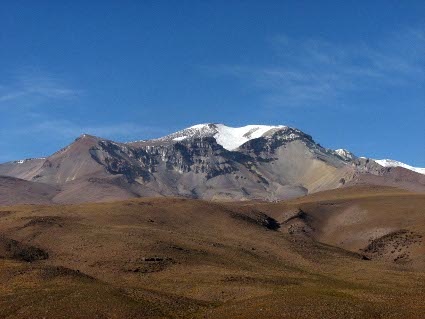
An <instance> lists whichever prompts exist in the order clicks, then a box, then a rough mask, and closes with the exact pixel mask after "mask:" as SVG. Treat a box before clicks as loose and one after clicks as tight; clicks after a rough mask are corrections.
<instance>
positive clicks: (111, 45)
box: [0, 0, 425, 167]
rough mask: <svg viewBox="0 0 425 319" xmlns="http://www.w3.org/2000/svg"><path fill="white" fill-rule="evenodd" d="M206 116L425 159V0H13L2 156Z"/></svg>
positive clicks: (2, 100)
mask: <svg viewBox="0 0 425 319" xmlns="http://www.w3.org/2000/svg"><path fill="white" fill-rule="evenodd" d="M206 122H216V123H224V124H227V125H231V126H241V125H246V124H285V125H290V126H294V127H297V128H299V129H301V130H303V131H305V132H307V133H309V134H311V135H312V136H313V137H314V138H315V140H316V141H317V142H319V143H320V144H322V145H323V146H326V147H329V148H334V149H335V148H347V149H349V150H351V151H352V152H354V153H355V154H357V155H359V156H368V157H372V158H392V159H396V160H400V161H403V162H406V163H408V164H412V165H416V166H422V167H425V128H424V122H425V2H424V1H414V0H410V1H391V0H385V1H326V0H324V1H105V0H104V1H69V2H68V3H67V4H65V1H43V0H41V1H36V2H35V1H2V5H1V8H0V150H1V152H0V162H4V161H8V160H13V159H20V158H27V157H39V156H45V155H49V154H51V153H53V152H55V151H56V150H58V149H59V148H61V147H63V146H65V145H67V144H69V143H70V142H72V141H73V140H74V139H75V138H76V137H77V136H79V135H80V134H81V133H91V134H94V135H98V136H102V137H105V138H111V139H115V140H118V141H131V140H137V139H144V138H153V137H159V136H162V135H165V134H168V133H170V132H173V131H176V130H178V129H181V128H184V127H187V126H190V125H193V124H197V123H206Z"/></svg>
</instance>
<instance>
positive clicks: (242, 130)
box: [214, 124, 286, 151]
mask: <svg viewBox="0 0 425 319" xmlns="http://www.w3.org/2000/svg"><path fill="white" fill-rule="evenodd" d="M216 127H217V133H216V134H215V135H214V138H215V139H216V141H217V143H218V144H220V145H221V146H223V147H224V148H225V149H227V150H230V151H231V150H235V149H237V148H238V147H239V146H241V145H242V144H244V143H246V142H248V141H249V140H252V139H254V138H259V137H262V136H266V135H268V133H270V134H271V133H274V132H275V131H276V130H278V129H283V128H286V126H282V125H279V126H269V125H246V126H242V127H230V126H226V125H223V124H216Z"/></svg>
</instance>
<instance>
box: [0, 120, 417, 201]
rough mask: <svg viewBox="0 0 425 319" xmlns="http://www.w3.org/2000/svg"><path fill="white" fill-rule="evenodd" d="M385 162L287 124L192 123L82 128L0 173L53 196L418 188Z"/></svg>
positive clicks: (221, 195)
mask: <svg viewBox="0 0 425 319" xmlns="http://www.w3.org/2000/svg"><path fill="white" fill-rule="evenodd" d="M384 164H386V163H382V162H380V161H374V160H372V159H367V158H362V157H357V156H355V155H354V154H352V153H351V152H349V151H347V150H344V149H338V150H331V149H327V148H324V147H323V146H321V145H320V144H318V143H316V142H315V141H314V139H313V138H312V137H311V136H310V135H308V134H306V133H304V132H302V131H300V130H298V129H296V128H291V127H288V126H283V125H279V126H268V125H247V126H243V127H237V128H234V127H229V126H226V125H224V124H198V125H194V126H191V127H189V128H186V129H183V130H181V131H178V132H175V133H172V134H170V135H167V136H164V137H161V138H157V139H152V140H140V141H136V142H129V143H117V142H114V141H111V140H108V139H103V138H99V137H95V136H91V135H87V134H83V135H81V136H80V137H79V138H77V139H76V140H75V141H74V142H73V143H72V144H70V145H69V146H67V147H65V148H63V149H61V150H59V151H57V152H56V153H54V154H53V155H51V156H49V157H47V158H39V159H28V160H20V161H14V162H9V163H5V164H1V165H0V175H5V176H10V177H14V178H16V179H22V180H26V181H28V182H36V183H37V185H40V184H48V185H50V186H54V189H55V192H53V193H52V196H51V200H52V201H53V202H84V201H103V200H112V199H123V198H131V197H138V196H184V197H191V198H203V199H212V200H223V199H225V200H245V199H262V200H280V199H286V198H291V197H297V196H302V195H305V194H309V193H314V192H318V191H322V190H327V189H334V188H339V187H346V186H350V185H356V184H373V185H387V186H397V187H402V188H406V189H411V190H425V175H421V174H418V173H417V172H414V171H412V170H410V169H406V167H403V165H401V164H400V165H395V166H397V167H386V166H388V165H384ZM393 166H394V165H393ZM407 168H409V167H407ZM8 183H9V184H10V180H8ZM21 184H22V183H21Z"/></svg>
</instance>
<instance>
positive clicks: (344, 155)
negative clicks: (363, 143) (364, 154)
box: [335, 148, 356, 160]
mask: <svg viewBox="0 0 425 319" xmlns="http://www.w3.org/2000/svg"><path fill="white" fill-rule="evenodd" d="M335 153H337V154H338V155H339V156H340V157H342V158H343V159H345V160H353V159H355V158H356V156H355V155H354V154H353V153H351V152H350V151H348V150H346V149H343V148H339V149H337V150H335Z"/></svg>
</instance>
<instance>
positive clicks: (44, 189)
mask: <svg viewBox="0 0 425 319" xmlns="http://www.w3.org/2000/svg"><path fill="white" fill-rule="evenodd" d="M59 191H60V190H59V189H58V188H57V187H54V186H50V185H47V184H42V183H34V182H29V181H25V180H22V179H19V178H14V177H8V176H0V205H13V204H16V203H21V204H48V203H51V202H52V198H53V197H54V196H56V194H58V193H59Z"/></svg>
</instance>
